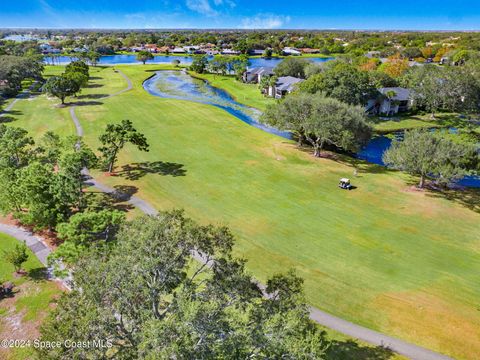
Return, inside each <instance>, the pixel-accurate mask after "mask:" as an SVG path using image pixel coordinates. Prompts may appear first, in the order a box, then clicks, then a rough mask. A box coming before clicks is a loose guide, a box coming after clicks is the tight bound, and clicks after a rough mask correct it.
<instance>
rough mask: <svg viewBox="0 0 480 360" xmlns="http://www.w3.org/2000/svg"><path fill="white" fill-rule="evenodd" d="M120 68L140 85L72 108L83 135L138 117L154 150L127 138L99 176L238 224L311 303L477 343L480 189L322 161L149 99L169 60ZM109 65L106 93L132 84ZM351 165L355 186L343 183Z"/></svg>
mask: <svg viewBox="0 0 480 360" xmlns="http://www.w3.org/2000/svg"><path fill="white" fill-rule="evenodd" d="M117 68H119V69H121V70H122V71H123V72H125V73H126V74H127V75H128V76H129V77H130V78H131V79H132V81H133V83H134V89H133V90H132V91H129V92H127V93H124V94H122V95H119V96H116V97H112V98H109V99H102V100H100V101H101V102H102V104H96V105H86V106H79V107H78V108H77V109H76V111H77V114H78V116H79V118H80V120H81V121H82V124H83V127H84V130H85V136H86V137H85V140H86V142H87V143H88V144H89V145H90V146H92V148H97V146H98V140H97V139H98V135H99V134H100V133H101V132H102V131H103V129H104V127H105V124H106V123H109V122H119V121H120V120H122V119H130V120H132V121H133V122H134V124H135V126H136V127H137V128H138V129H139V130H140V131H141V132H144V133H145V134H146V135H147V138H148V139H149V140H150V144H151V148H150V151H149V152H148V153H142V152H139V151H137V150H135V149H133V148H131V147H127V148H126V149H125V151H124V152H122V153H121V156H120V159H119V163H118V168H117V175H118V176H111V177H106V176H104V175H103V174H101V173H98V172H97V173H95V175H96V176H97V177H98V178H99V179H100V180H101V181H103V182H105V183H107V184H110V185H126V186H131V190H132V192H137V194H136V195H138V196H140V197H142V198H144V199H146V200H148V201H149V202H151V203H152V204H153V205H154V206H156V207H157V208H158V209H171V208H179V207H180V208H184V209H185V210H186V212H187V214H188V215H190V216H192V217H194V218H196V219H197V220H199V221H202V222H215V223H221V224H226V225H228V226H229V227H230V228H231V229H232V231H233V232H234V233H235V234H236V236H237V238H238V241H237V245H236V247H235V251H236V253H237V254H238V255H240V256H243V257H246V258H247V259H248V268H249V269H250V270H251V271H252V273H253V274H254V275H255V276H256V277H257V278H259V279H260V280H263V281H264V280H265V279H266V278H267V277H268V276H270V275H271V274H273V273H275V272H280V271H285V270H286V269H288V268H291V267H294V268H296V270H297V273H298V274H299V275H300V276H302V277H303V278H304V279H305V286H306V293H307V298H308V300H309V302H310V303H311V304H312V305H315V306H317V307H319V308H321V309H324V310H327V311H329V312H331V313H333V314H335V315H338V316H341V317H343V318H345V319H348V320H351V321H354V322H356V323H359V324H362V325H365V326H368V327H371V328H374V329H376V330H379V331H382V332H385V333H388V334H390V335H394V336H398V337H400V338H403V339H406V340H409V341H411V342H414V343H417V344H420V345H423V346H426V347H428V348H431V349H434V350H437V351H441V352H444V353H447V354H450V355H453V356H455V357H456V358H461V359H471V358H474V357H475V356H476V354H478V353H480V312H479V311H478V298H479V297H480V288H479V287H478V276H477V274H478V273H480V235H479V231H478V230H479V225H478V224H479V221H480V214H479V212H480V209H479V205H478V204H479V194H478V192H473V191H472V192H457V193H453V192H452V193H449V194H448V198H447V196H446V195H444V194H438V193H430V192H416V191H411V190H410V185H411V184H412V181H413V180H412V179H411V178H410V177H408V176H406V175H405V174H402V173H399V172H392V171H388V170H386V169H385V168H383V167H379V166H375V165H368V164H365V163H362V162H356V160H352V159H349V158H343V157H339V159H338V161H333V160H327V159H315V158H313V157H312V156H311V155H310V153H308V152H302V151H299V150H298V149H297V148H296V147H295V146H294V144H293V143H291V142H289V141H286V140H285V139H282V138H279V137H276V136H273V135H270V134H267V133H264V132H262V131H260V130H258V129H256V128H253V127H250V126H248V125H246V124H245V123H243V122H241V121H240V120H238V119H236V118H235V117H233V116H230V115H229V114H227V113H226V112H224V111H223V110H221V109H218V108H216V107H213V106H208V105H203V104H198V103H192V102H188V101H180V100H174V99H162V98H158V97H153V96H150V95H149V94H147V93H146V92H145V91H144V90H143V88H142V82H143V80H144V79H145V78H147V77H148V76H149V75H151V71H153V70H156V69H161V68H162V67H161V66H158V65H147V66H117ZM108 71H111V72H112V73H113V71H112V70H111V69H110V70H108V69H107V70H105V72H103V73H100V74H99V76H103V75H105V76H106V78H105V80H99V82H98V84H99V85H101V86H103V87H101V88H98V89H97V90H98V91H100V90H101V89H104V88H107V87H111V86H113V83H115V84H117V85H116V86H119V87H125V86H126V82H125V81H124V79H123V78H121V77H120V75H118V74H117V77H116V78H113V77H110V75H111V74H108ZM91 90H92V89H87V91H85V95H87V94H88V92H89V91H91ZM50 106H52V105H50ZM62 110H63V109H62ZM62 110H60V111H62ZM14 123H15V122H14ZM47 123H48V121H47ZM352 162H355V163H356V166H357V167H359V168H360V171H359V176H358V177H354V178H353V183H354V185H355V186H357V189H355V190H354V191H342V190H340V189H338V188H337V183H338V179H339V178H340V177H345V176H346V177H351V174H352V173H353V166H352Z"/></svg>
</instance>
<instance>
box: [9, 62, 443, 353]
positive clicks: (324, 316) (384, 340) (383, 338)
mask: <svg viewBox="0 0 480 360" xmlns="http://www.w3.org/2000/svg"><path fill="white" fill-rule="evenodd" d="M117 71H118V72H119V73H120V74H121V75H122V76H123V77H124V78H125V80H126V81H127V84H128V87H127V88H125V89H124V90H121V91H119V92H117V93H114V94H111V95H108V96H106V97H105V98H108V97H112V96H115V95H119V94H122V93H124V92H126V91H128V90H131V89H132V87H133V86H132V82H131V81H130V79H129V78H128V77H127V76H126V75H125V74H124V73H123V72H121V71H120V70H117ZM10 105H12V104H10ZM70 115H71V118H72V121H73V122H74V124H75V128H76V129H77V135H78V136H83V128H82V125H81V124H80V121H79V119H78V117H77V115H76V114H75V106H72V107H71V108H70ZM83 174H84V175H85V176H86V177H88V180H87V181H86V184H89V185H92V186H94V187H96V188H98V189H99V190H101V191H103V192H106V193H109V194H113V195H122V194H121V193H119V192H118V191H116V190H115V189H113V188H111V187H108V186H106V185H103V184H102V183H100V182H98V181H96V180H95V179H93V178H92V177H91V176H90V175H89V173H88V169H83ZM128 203H130V204H131V205H133V206H135V207H138V208H139V209H140V210H141V211H143V212H144V213H145V214H148V215H155V214H157V213H158V211H157V210H156V209H155V208H154V207H153V206H151V205H150V204H149V203H148V202H146V201H145V200H142V199H140V198H138V197H136V196H132V197H130V198H129V199H128ZM0 232H4V233H6V234H8V235H10V236H12V237H15V238H17V239H19V240H21V241H24V240H25V241H27V245H28V246H29V247H30V249H32V251H33V252H34V253H35V255H37V257H38V258H39V259H40V261H42V263H44V264H46V257H47V256H48V254H49V253H50V249H49V248H48V247H46V245H45V244H44V243H43V241H42V240H41V239H40V238H39V237H37V236H35V235H33V234H31V233H29V232H28V231H26V230H24V229H22V228H17V227H15V226H10V225H4V224H0ZM194 257H195V258H196V259H197V260H199V261H204V260H203V259H202V257H201V255H196V256H195V255H194ZM310 318H311V319H312V320H313V321H315V322H317V323H318V324H320V325H323V326H325V327H327V328H330V329H333V330H335V331H338V332H340V333H343V334H345V335H348V336H350V337H352V338H356V339H360V340H362V341H365V342H367V343H370V344H372V345H376V346H383V347H387V348H389V349H391V350H392V351H394V352H396V353H398V354H401V355H403V356H406V357H408V358H410V359H413V360H452V358H450V357H448V356H446V355H442V354H439V353H436V352H433V351H431V350H428V349H426V348H423V347H420V346H417V345H414V344H411V343H408V342H405V341H403V340H400V339H397V338H394V337H391V336H387V335H385V334H382V333H379V332H377V331H374V330H371V329H368V328H366V327H363V326H360V325H356V324H354V323H352V322H350V321H347V320H343V319H341V318H339V317H336V316H333V315H331V314H329V313H327V312H324V311H322V310H320V309H317V308H314V307H311V308H310Z"/></svg>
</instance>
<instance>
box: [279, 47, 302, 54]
mask: <svg viewBox="0 0 480 360" xmlns="http://www.w3.org/2000/svg"><path fill="white" fill-rule="evenodd" d="M282 52H283V55H294V56H298V55H302V53H301V52H300V51H299V50H297V49H295V48H292V47H285V48H283V50H282Z"/></svg>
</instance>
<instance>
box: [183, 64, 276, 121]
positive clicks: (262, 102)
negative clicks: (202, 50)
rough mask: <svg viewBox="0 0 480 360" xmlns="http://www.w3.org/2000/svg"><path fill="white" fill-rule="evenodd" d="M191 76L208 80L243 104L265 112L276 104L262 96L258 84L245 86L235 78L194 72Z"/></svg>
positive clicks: (271, 99)
mask: <svg viewBox="0 0 480 360" xmlns="http://www.w3.org/2000/svg"><path fill="white" fill-rule="evenodd" d="M191 75H193V76H195V77H197V78H199V79H203V80H207V81H208V82H209V83H210V84H211V85H213V86H215V87H218V88H220V89H223V90H225V91H227V92H228V93H230V94H231V95H232V96H233V97H234V99H235V100H236V101H237V102H239V103H241V104H244V105H248V106H251V107H254V108H257V109H260V110H262V111H265V109H266V108H267V106H268V105H270V104H274V103H275V100H274V99H273V98H270V97H266V96H263V95H261V93H260V89H259V88H258V85H257V84H245V83H243V82H241V81H238V80H236V79H235V77H234V76H223V75H213V74H197V73H194V72H191Z"/></svg>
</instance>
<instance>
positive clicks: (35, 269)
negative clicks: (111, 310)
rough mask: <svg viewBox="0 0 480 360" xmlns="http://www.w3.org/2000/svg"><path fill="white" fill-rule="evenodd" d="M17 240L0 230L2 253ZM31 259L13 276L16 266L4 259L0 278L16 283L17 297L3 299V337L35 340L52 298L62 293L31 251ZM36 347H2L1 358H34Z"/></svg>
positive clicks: (0, 322) (0, 326) (0, 321)
mask: <svg viewBox="0 0 480 360" xmlns="http://www.w3.org/2000/svg"><path fill="white" fill-rule="evenodd" d="M17 244H19V242H18V240H16V239H14V238H12V237H10V236H7V235H4V234H3V233H0V256H2V257H3V254H4V251H9V250H11V249H13V248H14V247H15V246H16V245H17ZM28 254H29V258H28V261H27V262H26V263H24V264H23V266H22V269H23V270H25V271H26V272H27V274H26V275H23V276H21V277H14V276H13V272H14V268H13V266H12V265H11V264H9V263H7V262H6V261H4V260H3V259H2V261H0V279H1V281H2V282H4V281H12V282H13V283H14V284H15V288H14V296H13V297H11V298H5V299H2V300H0V338H1V339H22V340H26V339H31V340H33V339H35V338H38V336H39V325H40V323H41V321H42V320H43V319H44V318H45V316H46V315H47V314H48V311H49V309H50V308H51V306H52V301H53V300H54V298H55V297H56V296H58V295H59V294H60V292H61V290H60V289H59V287H58V285H57V284H56V283H54V282H52V281H47V280H45V277H44V275H45V272H44V271H45V268H44V266H43V265H42V263H40V261H39V260H38V259H37V258H36V257H35V255H34V254H33V253H32V252H31V251H30V250H28ZM34 355H35V354H34V349H33V348H28V347H27V348H15V349H0V358H1V359H31V358H34Z"/></svg>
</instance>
